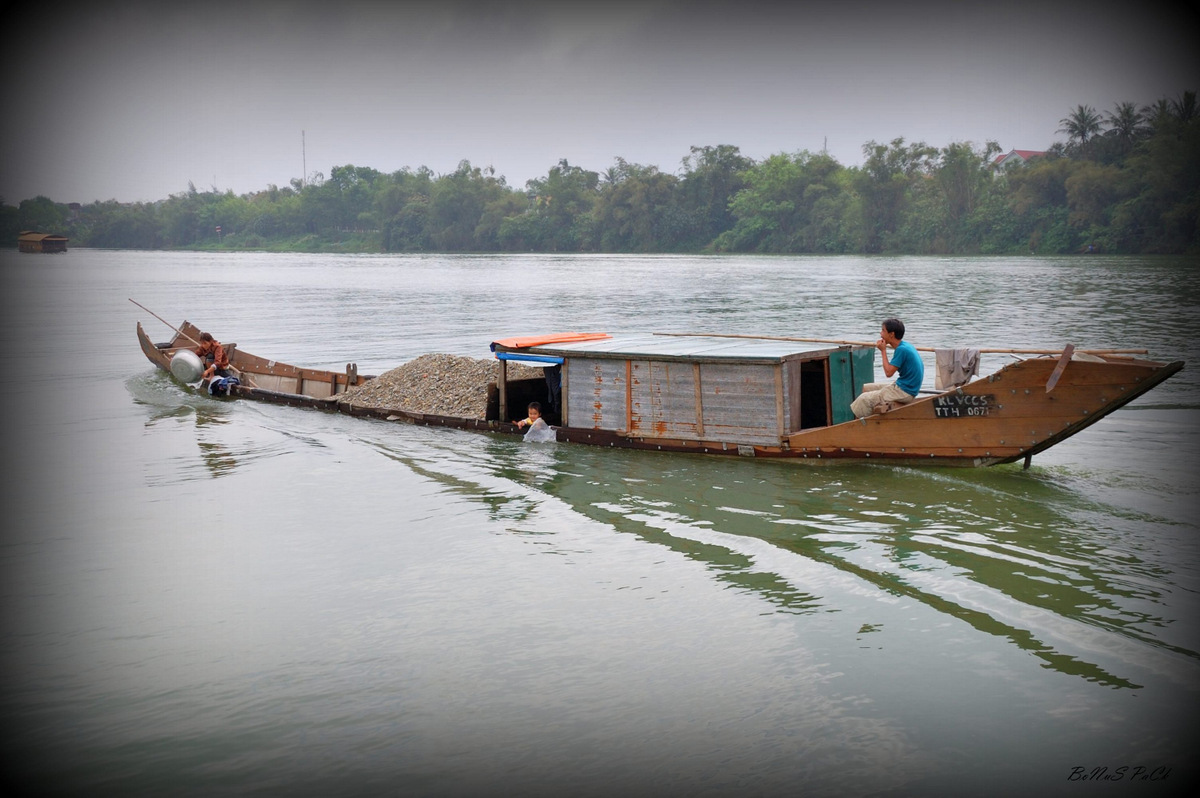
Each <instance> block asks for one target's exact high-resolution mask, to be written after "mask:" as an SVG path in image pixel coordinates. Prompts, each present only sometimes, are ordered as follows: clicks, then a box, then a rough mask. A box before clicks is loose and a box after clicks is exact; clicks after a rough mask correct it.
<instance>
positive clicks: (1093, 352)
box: [654, 333, 1149, 355]
mask: <svg viewBox="0 0 1200 798" xmlns="http://www.w3.org/2000/svg"><path fill="white" fill-rule="evenodd" d="M654 334H655V335H669V336H673V337H677V338H749V339H752V340H756V341H798V342H801V343H809V344H839V345H841V346H875V342H874V341H846V340H843V339H840V338H795V337H791V336H785V335H742V334H738V333H654ZM913 348H914V349H916V350H917V351H919V352H936V351H937V350H938V347H932V346H914V347H913ZM1075 351H1076V352H1083V353H1086V354H1089V355H1144V354H1147V352H1148V351H1149V350H1147V349H1076V350H1075ZM979 352H980V354H989V355H1061V354H1062V352H1063V350H1062V349H982V348H981V349H980V350H979Z"/></svg>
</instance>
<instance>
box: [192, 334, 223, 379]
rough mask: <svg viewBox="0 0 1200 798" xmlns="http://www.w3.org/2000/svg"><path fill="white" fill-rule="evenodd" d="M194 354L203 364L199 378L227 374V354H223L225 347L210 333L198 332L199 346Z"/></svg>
mask: <svg viewBox="0 0 1200 798" xmlns="http://www.w3.org/2000/svg"><path fill="white" fill-rule="evenodd" d="M196 354H197V355H199V356H200V362H201V363H203V364H204V365H205V369H204V373H203V374H202V375H200V376H201V379H205V380H207V379H211V378H212V376H213V375H214V374H218V375H220V376H222V377H227V376H229V372H228V369H229V356H228V355H226V354H225V347H223V346H221V342H220V341H218V340H217V339H216V338H213V337H212V334H211V333H200V346H198V347H197V348H196Z"/></svg>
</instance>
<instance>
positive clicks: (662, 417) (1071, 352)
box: [137, 319, 1184, 467]
mask: <svg viewBox="0 0 1200 798" xmlns="http://www.w3.org/2000/svg"><path fill="white" fill-rule="evenodd" d="M160 320H161V319H160ZM137 334H138V340H139V342H140V344H141V347H142V351H143V352H144V353H145V354H146V357H147V358H148V359H149V360H150V362H152V363H154V364H155V365H156V366H158V367H159V368H161V369H163V370H165V371H168V372H170V370H171V357H172V355H173V354H174V353H175V352H176V351H178V350H180V349H191V348H194V346H195V344H194V341H195V340H196V339H198V338H199V335H200V331H199V329H198V328H197V327H195V326H194V325H192V324H190V323H188V322H184V324H183V325H182V326H181V327H179V328H177V329H176V337H175V338H174V339H173V340H171V341H169V342H166V343H157V344H156V343H153V342H151V340H150V339H149V337H148V336H147V335H146V333H145V331H144V330H143V329H142V326H141V324H140V323H139V324H138V327H137ZM490 348H491V351H492V352H493V353H494V354H495V357H496V358H497V359H498V360H499V361H500V362H499V378H498V379H497V381H496V383H495V384H492V385H489V386H486V388H484V390H487V391H488V392H489V394H490V397H489V399H490V400H489V401H488V402H487V404H486V407H487V410H486V412H485V413H484V414H483V415H484V417H483V418H461V417H457V416H445V415H437V414H429V413H417V412H413V411H411V410H407V409H405V408H403V407H379V406H372V405H365V404H360V403H358V402H356V401H355V399H354V390H353V389H354V388H356V387H357V386H359V385H362V384H365V383H366V382H367V381H370V380H372V379H375V378H374V377H370V376H362V375H359V374H358V369H357V366H356V365H355V364H353V363H351V364H348V365H347V367H346V370H345V371H344V372H340V371H326V370H321V369H309V368H302V367H298V366H292V365H288V364H284V363H280V362H278V361H275V360H268V359H266V358H262V357H258V356H255V355H251V354H249V353H247V352H244V351H242V350H241V349H240V348H238V347H237V346H236V345H232V344H230V345H226V350H227V352H228V354H229V359H230V365H231V366H232V367H233V369H234V370H235V373H236V374H237V375H238V376H239V379H240V380H241V384H240V385H236V386H233V388H232V389H231V391H230V394H231V395H233V396H238V397H243V398H247V399H256V400H260V401H268V402H273V403H279V404H287V405H292V406H297V407H313V408H322V409H326V410H331V411H336V412H341V413H346V414H349V415H353V416H360V417H368V418H377V419H383V420H388V421H404V422H409V423H418V424H425V425H430V426H446V427H455V428H460V429H475V430H483V431H489V430H490V431H495V432H518V431H519V430H518V428H517V426H516V424H515V423H513V422H514V421H515V419H517V418H523V417H524V416H525V409H526V405H527V404H528V402H530V401H538V402H540V403H542V404H543V406H544V408H545V411H546V412H544V414H543V415H544V416H545V417H546V418H547V420H548V421H549V422H550V423H551V424H552V425H553V426H554V427H555V433H556V438H557V440H558V441H561V442H571V443H586V444H592V445H598V446H610V447H623V448H634V449H651V450H660V451H674V452H692V453H698V454H726V455H738V456H751V457H768V458H784V459H794V460H803V461H808V462H836V461H845V460H857V461H871V462H880V461H883V462H886V463H903V464H920V465H936V466H948V465H950V466H990V465H997V464H1001V463H1012V462H1019V461H1022V460H1023V461H1024V463H1025V466H1026V467H1028V465H1029V463H1030V460H1031V458H1032V457H1033V455H1035V454H1037V453H1039V452H1042V451H1045V450H1046V449H1048V448H1049V447H1051V446H1053V445H1054V444H1056V443H1059V442H1060V441H1063V440H1065V439H1066V438H1069V437H1070V436H1072V435H1074V434H1076V433H1078V432H1080V431H1081V430H1083V429H1086V428H1087V427H1089V426H1091V425H1092V424H1094V423H1096V422H1097V421H1099V420H1100V419H1102V418H1103V417H1104V416H1106V415H1108V414H1109V413H1111V412H1113V411H1114V410H1116V409H1117V408H1119V407H1122V406H1123V405H1125V404H1127V403H1129V402H1130V401H1132V400H1133V399H1135V398H1137V397H1138V396H1141V395H1142V394H1144V393H1145V392H1147V391H1149V390H1150V389H1151V388H1153V387H1154V386H1156V385H1158V384H1159V383H1161V382H1162V381H1163V380H1165V379H1167V378H1168V377H1170V376H1171V375H1173V374H1175V373H1176V372H1178V371H1179V370H1180V369H1181V368H1183V365H1184V364H1183V361H1175V362H1170V363H1164V362H1157V361H1153V360H1147V359H1143V358H1141V357H1138V356H1137V352H1138V350H1075V349H1074V347H1071V346H1069V345H1068V346H1067V347H1064V348H1063V349H1062V350H1057V351H1050V350H983V351H985V352H987V351H1005V352H1010V353H1013V354H1018V355H1030V356H1029V357H1024V358H1023V359H1020V360H1017V361H1015V362H1013V363H1010V364H1007V365H1005V366H1004V367H1003V368H1001V369H999V370H998V371H996V372H994V373H992V374H990V375H986V376H983V377H979V378H978V379H974V380H972V381H970V382H968V383H966V384H965V385H961V386H958V387H955V388H952V389H950V390H945V391H937V392H930V393H927V394H925V393H923V395H921V396H920V397H918V398H917V400H915V401H913V402H912V403H910V404H906V405H899V406H896V407H888V408H885V409H884V412H879V413H876V414H874V415H871V416H868V417H867V418H854V417H853V414H852V413H851V412H850V410H849V406H850V402H851V400H852V399H853V398H854V397H855V396H857V394H858V393H859V392H860V391H861V389H862V386H863V385H864V384H865V383H868V382H873V381H874V372H875V366H874V363H875V351H876V350H875V348H874V346H873V345H871V344H868V343H865V342H849V341H829V340H822V339H805V338H790V337H782V336H776V337H772V336H745V335H729V336H722V335H704V334H690V333H689V334H665V333H646V334H621V335H609V334H605V333H555V334H548V335H540V336H538V335H535V336H528V337H523V338H505V339H498V340H496V341H493V342H492V344H491V347H490ZM514 361H516V362H521V363H525V364H533V365H536V366H538V367H540V368H541V369H542V370H543V375H544V379H529V378H528V377H525V378H521V379H509V376H508V374H509V370H508V364H509V363H511V362H514Z"/></svg>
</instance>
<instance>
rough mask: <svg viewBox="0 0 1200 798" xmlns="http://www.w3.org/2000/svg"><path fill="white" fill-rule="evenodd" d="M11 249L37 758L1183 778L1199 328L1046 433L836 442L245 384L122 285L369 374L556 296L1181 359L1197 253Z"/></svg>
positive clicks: (333, 766)
mask: <svg viewBox="0 0 1200 798" xmlns="http://www.w3.org/2000/svg"><path fill="white" fill-rule="evenodd" d="M0 269H2V271H0V273H2V274H3V276H4V313H3V316H2V317H0V333H2V335H3V343H4V345H3V348H2V352H0V357H2V363H3V366H2V369H0V373H3V374H4V375H6V377H7V378H8V389H7V390H6V391H5V392H4V395H3V399H2V400H0V401H3V412H2V414H0V418H3V425H4V449H5V454H6V460H7V461H8V468H7V469H6V477H5V483H6V484H5V494H4V496H5V499H4V517H5V519H6V524H5V527H6V530H7V531H6V532H5V533H4V534H3V538H2V546H0V576H2V591H3V602H2V606H3V613H4V620H3V627H2V632H3V645H2V646H0V676H2V680H0V717H2V719H3V725H2V734H3V737H2V739H0V744H2V745H0V748H2V750H3V752H4V754H3V756H4V783H5V784H6V785H7V786H9V787H10V788H13V789H18V788H19V789H23V790H26V791H29V792H31V793H33V794H38V793H54V794H97V793H100V792H106V793H115V794H122V795H164V794H173V795H213V794H223V795H309V794H312V795H326V796H336V795H363V794H400V795H431V796H465V795H500V794H510V795H526V796H543V795H545V796H564V795H571V796H609V795H621V794H626V795H681V796H682V795H688V796H692V795H712V796H733V795H738V796H740V795H806V796H807V795H817V796H819V795H961V794H967V793H972V794H980V795H1009V794H1012V793H1014V792H1016V791H1029V792H1032V793H1034V794H1038V795H1057V794H1062V795H1079V794H1083V793H1086V794H1088V795H1093V794H1099V793H1098V792H1097V791H1102V792H1104V793H1105V794H1110V793H1114V791H1117V790H1120V789H1121V788H1124V789H1125V790H1130V788H1129V787H1126V786H1125V785H1131V784H1135V783H1136V784H1137V787H1136V788H1133V789H1132V790H1130V791H1132V792H1136V794H1139V795H1141V794H1145V795H1152V794H1153V795H1165V794H1179V793H1180V792H1182V791H1184V790H1185V789H1186V785H1188V784H1194V783H1195V780H1196V776H1197V766H1196V765H1195V764H1194V759H1195V757H1194V753H1195V750H1196V743H1197V735H1196V731H1197V712H1196V700H1197V697H1198V696H1200V630H1198V625H1197V622H1198V619H1200V614H1198V612H1197V610H1198V609H1200V607H1198V604H1200V600H1198V595H1200V594H1198V592H1197V591H1198V589H1200V578H1198V571H1197V568H1198V564H1200V538H1198V537H1197V531H1198V524H1197V513H1196V498H1197V494H1198V493H1200V478H1198V476H1197V474H1198V473H1200V468H1197V466H1200V426H1198V424H1197V422H1198V421H1200V368H1197V366H1196V365H1195V364H1194V363H1189V365H1188V367H1187V368H1185V369H1184V371H1182V372H1180V373H1179V374H1178V375H1176V376H1175V377H1173V378H1172V379H1171V380H1169V381H1168V382H1167V383H1165V384H1163V385H1162V386H1160V387H1158V388H1157V389H1155V390H1154V391H1152V392H1151V393H1149V394H1147V395H1146V396H1144V397H1142V398H1141V399H1139V400H1138V401H1136V402H1135V403H1133V404H1131V405H1130V406H1128V407H1126V408H1124V409H1122V410H1120V411H1118V412H1116V413H1115V414H1113V415H1112V416H1110V417H1109V418H1107V419H1105V420H1103V421H1101V422H1100V423H1098V424H1096V425H1095V426H1093V427H1091V428H1089V429H1088V430H1086V431H1085V432H1083V433H1082V434H1080V435H1078V436H1076V437H1075V438H1072V439H1070V440H1068V441H1066V442H1064V443H1062V444H1060V445H1059V446H1057V447H1055V448H1053V449H1051V450H1049V451H1048V452H1046V453H1044V454H1041V455H1038V456H1036V457H1035V458H1034V461H1033V467H1032V468H1030V469H1029V470H1027V471H1026V470H1022V469H1021V467H1020V465H1013V466H1001V467H996V468H992V469H986V470H958V469H939V468H921V469H916V468H906V467H893V466H883V465H878V464H875V465H865V464H863V465H832V466H823V467H818V466H813V465H804V464H797V463H787V464H785V463H778V462H761V461H754V460H749V459H743V458H719V457H705V456H692V455H672V454H663V453H652V452H636V451H616V450H607V449H598V448H591V447H587V446H575V445H570V444H543V445H528V444H522V443H521V441H520V439H519V438H518V437H516V436H508V435H500V434H490V433H487V434H485V433H472V432H463V431H456V430H446V429H431V428H419V427H413V426H408V425H403V424H395V423H391V424H389V423H386V422H382V421H370V420H362V419H352V418H348V417H343V416H339V415H334V414H328V413H323V412H317V411H306V410H297V409H291V408H286V407H275V406H270V405H262V404H258V403H253V402H246V401H220V400H215V399H211V398H209V397H206V396H203V395H200V394H198V393H195V392H193V391H190V390H189V389H187V388H185V387H182V386H180V385H178V384H176V383H174V382H172V381H171V380H170V379H169V378H168V377H167V376H166V375H165V374H162V373H159V372H156V371H155V370H154V369H153V368H152V367H151V366H150V364H149V363H148V362H147V361H146V360H145V358H144V357H143V355H142V354H141V352H140V350H139V349H138V346H137V341H136V339H135V335H134V328H135V323H136V322H138V321H140V322H142V324H143V325H144V326H145V327H146V328H147V330H148V331H150V332H151V335H152V337H154V338H156V340H166V339H168V338H170V337H171V333H170V330H169V329H168V328H167V326H166V325H165V324H163V323H161V322H159V321H157V320H156V319H155V318H154V317H153V316H151V315H150V314H148V313H146V312H145V311H143V310H141V309H139V308H138V307H136V306H135V305H133V304H131V303H130V302H129V301H128V299H130V298H132V299H135V300H137V301H138V302H140V303H142V304H143V305H145V306H146V307H148V308H149V309H151V310H153V311H154V312H156V313H157V314H158V315H160V316H162V317H163V318H164V319H167V320H168V321H171V322H172V323H179V322H182V321H183V320H184V319H187V320H189V321H192V322H194V323H196V324H198V325H200V326H201V327H202V328H204V329H208V330H210V331H212V332H213V333H214V334H215V335H216V336H217V337H218V338H220V339H222V340H224V341H227V342H230V341H233V342H237V343H238V345H239V347H241V348H242V349H244V350H246V351H250V352H253V353H255V354H260V355H265V356H269V357H273V358H277V359H279V360H283V361H285V362H293V363H298V364H303V365H310V366H317V367H325V368H334V369H339V370H340V369H343V368H344V367H345V364H346V363H348V362H351V361H353V362H356V363H357V364H358V367H359V371H360V373H380V372H382V371H385V370H387V369H389V368H391V367H393V366H396V365H399V364H400V363H403V362H405V361H407V360H410V359H412V358H413V357H416V356H417V355H420V354H423V353H427V352H445V353H452V354H459V355H469V356H472V357H480V358H482V357H487V356H488V348H487V347H488V343H489V342H490V341H491V340H493V339H495V338H498V337H504V336H508V335H515V334H523V333H536V332H544V331H559V330H603V331H609V332H626V331H658V332H720V333H746V334H769V335H796V336H828V337H837V338H854V339H866V340H874V338H875V337H876V335H877V331H878V324H879V320H880V319H881V318H883V317H885V316H890V315H896V316H900V317H901V318H903V319H904V320H905V321H906V323H907V325H908V330H909V333H908V339H909V340H911V341H912V342H913V343H915V344H918V345H975V346H988V347H1053V346H1061V345H1063V344H1066V343H1068V342H1070V343H1074V344H1076V345H1077V346H1080V347H1147V348H1149V349H1150V350H1151V353H1152V354H1153V356H1155V357H1156V358H1158V359H1162V360H1176V359H1185V360H1186V359H1188V358H1190V357H1194V355H1193V352H1192V351H1191V347H1188V346H1187V343H1188V342H1189V341H1190V340H1191V339H1192V338H1194V337H1195V335H1196V332H1195V330H1196V327H1197V318H1198V310H1200V263H1197V262H1196V261H1195V260H1192V261H1186V260H1173V259H1162V258H1116V257H1105V258H1090V257H1075V258H1061V259H1056V258H855V257H838V258H783V257H772V258H759V257H637V256H568V257H556V256H478V257H446V256H419V257H418V256H414V257H394V256H341V255H286V254H235V255H229V254H202V253H161V252H110V251H90V250H73V251H71V252H68V253H67V254H66V255H59V256H34V255H20V254H18V253H15V252H12V253H4V254H3V256H2V257H0ZM1006 357H1008V356H1001V355H993V356H987V357H985V360H984V367H985V370H992V369H994V368H996V367H998V366H999V365H1002V364H1003V362H1005V359H1006ZM927 363H928V361H927ZM927 373H929V374H930V378H929V381H932V369H927ZM1085 777H1086V778H1085ZM1102 777H1103V778H1102ZM1084 780H1088V781H1091V782H1092V783H1091V784H1089V785H1081V784H1080V782H1081V781H1084Z"/></svg>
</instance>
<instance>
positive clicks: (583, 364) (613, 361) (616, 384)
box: [564, 357, 791, 445]
mask: <svg viewBox="0 0 1200 798" xmlns="http://www.w3.org/2000/svg"><path fill="white" fill-rule="evenodd" d="M696 366H697V364H695V363H693V362H692V361H661V360H653V361H652V360H628V361H627V360H623V359H620V358H586V357H571V358H568V359H567V361H566V363H565V366H564V368H565V369H566V372H567V378H566V380H565V382H566V390H565V392H564V403H565V405H566V408H567V414H568V418H569V420H570V425H571V426H572V427H583V428H591V429H604V430H610V431H614V432H629V433H630V434H635V435H638V436H643V437H647V438H652V437H663V438H676V439H682V440H698V439H704V440H711V441H728V442H730V443H757V444H763V445H774V444H777V443H779V440H780V438H781V437H782V435H783V434H784V428H785V426H786V423H787V422H786V417H787V416H786V408H787V407H788V402H789V399H790V394H791V390H790V388H789V386H788V385H787V380H785V379H783V375H782V367H781V366H780V365H778V364H764V363H752V364H747V363H701V364H699V368H698V369H697V368H696ZM697 372H698V373H699V377H700V389H699V391H697V389H696V381H695V375H696V374H697ZM697 397H699V400H700V411H701V412H699V413H697V408H696V400H697Z"/></svg>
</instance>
